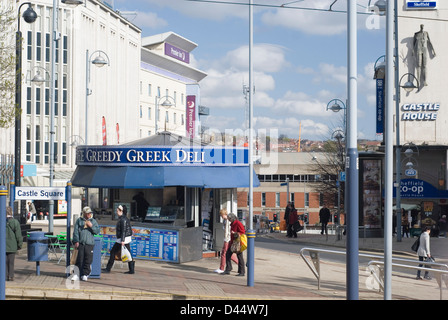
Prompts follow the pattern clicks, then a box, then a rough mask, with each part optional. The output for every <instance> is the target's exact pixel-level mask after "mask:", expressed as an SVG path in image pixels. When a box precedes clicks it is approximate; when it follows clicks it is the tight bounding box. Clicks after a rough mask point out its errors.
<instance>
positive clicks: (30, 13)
mask: <svg viewBox="0 0 448 320" xmlns="http://www.w3.org/2000/svg"><path fill="white" fill-rule="evenodd" d="M22 17H23V20H25V22H26V23H33V22H34V21H36V19H37V13H36V11H34V10H33V7H31V5H29V6H28V8H27V9H26V10H25V12H24V13H23V14H22Z"/></svg>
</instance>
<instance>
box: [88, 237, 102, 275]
mask: <svg viewBox="0 0 448 320" xmlns="http://www.w3.org/2000/svg"><path fill="white" fill-rule="evenodd" d="M94 239H95V245H94V246H93V260H92V264H91V272H90V275H89V278H94V279H99V278H100V277H101V251H102V249H103V237H102V236H100V235H96V236H94Z"/></svg>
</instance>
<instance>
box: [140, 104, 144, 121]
mask: <svg viewBox="0 0 448 320" xmlns="http://www.w3.org/2000/svg"><path fill="white" fill-rule="evenodd" d="M141 118H143V109H142V106H140V119H141Z"/></svg>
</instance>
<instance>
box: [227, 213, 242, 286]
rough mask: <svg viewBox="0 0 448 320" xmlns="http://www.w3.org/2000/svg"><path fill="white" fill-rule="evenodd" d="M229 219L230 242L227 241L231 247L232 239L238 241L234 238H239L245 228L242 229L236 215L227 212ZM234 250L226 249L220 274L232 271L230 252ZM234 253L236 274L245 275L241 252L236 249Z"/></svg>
mask: <svg viewBox="0 0 448 320" xmlns="http://www.w3.org/2000/svg"><path fill="white" fill-rule="evenodd" d="M227 217H228V219H229V221H230V243H229V248H231V247H232V244H233V242H234V241H239V240H235V239H239V238H240V235H242V234H245V233H246V230H245V229H244V226H243V224H242V223H241V222H240V221H239V220H238V217H237V216H236V215H235V214H233V213H229V214H228V215H227ZM233 253H234V252H232V250H227V253H226V269H225V271H224V272H223V273H222V274H230V271H232V254H233ZM235 253H236V257H237V258H238V274H237V276H242V277H244V276H245V275H246V266H245V264H244V257H243V252H242V251H238V252H235Z"/></svg>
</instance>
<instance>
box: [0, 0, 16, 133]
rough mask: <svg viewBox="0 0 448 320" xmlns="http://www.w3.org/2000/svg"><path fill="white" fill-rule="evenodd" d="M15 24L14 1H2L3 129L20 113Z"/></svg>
mask: <svg viewBox="0 0 448 320" xmlns="http://www.w3.org/2000/svg"><path fill="white" fill-rule="evenodd" d="M14 22H15V16H14V6H13V1H2V3H1V5H0V127H2V128H8V127H10V126H11V125H12V124H13V123H14V119H15V117H16V115H17V112H20V111H19V110H18V108H17V106H16V105H15V92H16V83H15V78H16V55H15V46H16V43H15V37H14V31H13V28H14V26H15V24H14ZM18 72H21V70H19V71H18Z"/></svg>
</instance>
